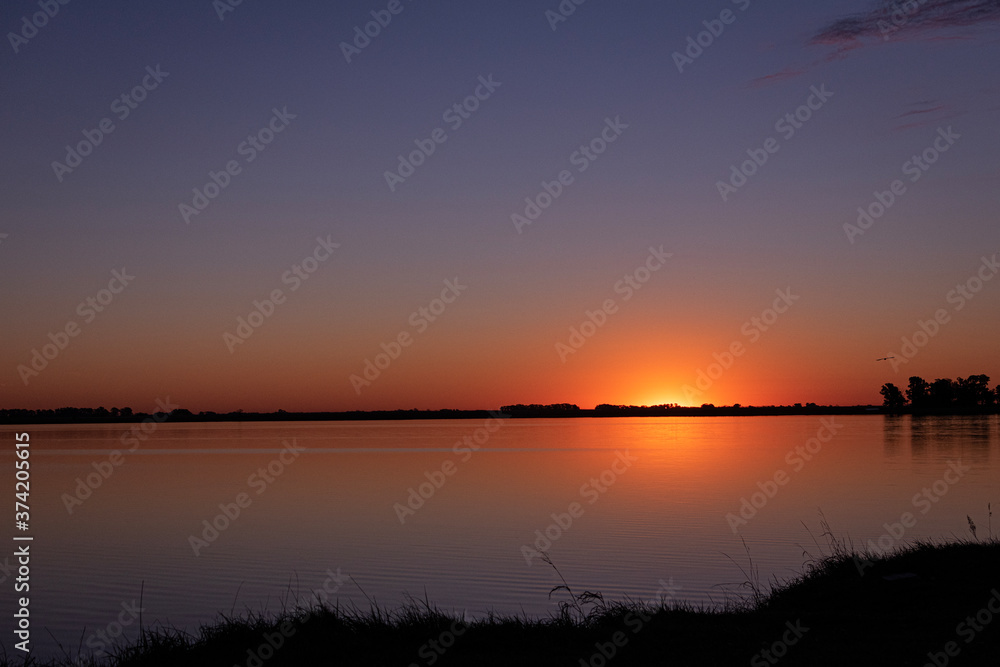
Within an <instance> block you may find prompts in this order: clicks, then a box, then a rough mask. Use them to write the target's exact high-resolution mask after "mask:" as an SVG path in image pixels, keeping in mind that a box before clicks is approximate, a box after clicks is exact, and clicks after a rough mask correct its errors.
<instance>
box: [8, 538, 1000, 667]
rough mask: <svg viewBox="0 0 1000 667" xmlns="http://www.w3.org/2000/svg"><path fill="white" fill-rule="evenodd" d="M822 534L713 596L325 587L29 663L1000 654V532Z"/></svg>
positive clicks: (671, 660)
mask: <svg viewBox="0 0 1000 667" xmlns="http://www.w3.org/2000/svg"><path fill="white" fill-rule="evenodd" d="M825 534H826V536H827V540H828V545H827V549H825V550H824V551H826V550H829V551H830V553H829V554H821V555H819V556H817V557H812V558H810V559H809V560H807V561H806V562H805V564H804V566H803V572H802V573H801V574H800V575H798V576H796V577H794V578H793V579H791V580H788V581H784V582H776V583H774V584H773V585H772V586H771V588H770V589H769V590H767V591H765V590H763V589H762V587H761V583H760V581H759V580H757V578H756V576H755V568H754V566H753V561H752V559H751V560H750V565H749V568H748V570H746V571H744V575H745V576H746V577H747V581H745V582H744V583H743V584H741V587H742V588H743V589H744V590H745V591H746V592H745V593H744V594H743V595H742V597H740V598H737V599H727V600H726V602H724V603H721V604H720V605H716V606H714V607H706V606H701V607H696V606H693V605H691V604H688V603H684V602H677V601H673V600H671V599H670V598H669V597H667V598H665V599H664V600H663V601H662V602H661V603H659V604H649V603H644V602H637V601H633V600H623V601H614V600H604V598H603V597H602V596H600V595H599V594H595V593H590V592H586V591H575V590H573V589H572V588H570V586H571V584H567V585H566V586H565V587H557V588H554V589H553V590H552V594H553V596H554V597H556V598H557V599H560V600H561V611H560V612H558V613H554V614H552V615H550V616H549V617H547V618H530V617H527V616H524V615H522V616H510V615H499V614H490V615H488V616H487V617H485V618H479V619H471V620H467V619H464V618H462V617H460V616H459V615H457V614H455V613H451V612H446V611H442V610H441V609H440V608H438V607H436V606H435V605H433V604H432V603H430V602H428V601H422V600H411V602H410V604H408V605H405V606H403V607H400V608H395V609H387V608H382V607H379V606H378V605H377V604H375V603H372V607H371V608H370V609H369V610H367V611H364V610H360V609H358V608H344V607H342V606H340V605H339V604H335V603H334V604H331V603H330V601H329V600H323V601H322V602H320V603H319V604H314V605H311V606H302V605H298V604H296V606H295V607H294V608H292V609H283V610H282V611H281V612H280V613H274V614H271V613H267V612H247V613H246V614H245V615H243V616H238V617H233V616H231V615H226V614H220V615H219V617H218V620H217V621H215V622H214V623H211V624H206V625H202V626H201V627H200V628H198V629H197V630H196V631H192V632H186V631H184V630H181V629H178V628H172V627H163V626H158V627H155V628H148V627H147V628H144V629H143V630H142V632H141V634H140V637H139V638H138V639H136V640H135V641H133V642H130V643H126V644H120V645H118V646H116V647H115V648H114V649H113V650H112V654H111V655H110V656H108V657H106V658H103V659H100V660H98V659H97V658H95V657H93V656H72V655H68V654H67V655H66V656H65V657H64V658H57V659H50V660H48V661H39V660H36V659H29V661H28V662H27V663H25V664H33V665H36V666H37V667H68V666H69V665H89V666H90V667H112V666H114V667H138V666H140V665H141V666H144V667H149V666H157V665H182V664H183V665H187V666H188V667H198V666H200V665H238V666H245V667H261V666H263V665H267V666H268V667H280V666H283V665H314V664H344V665H409V666H411V667H412V665H417V666H418V667H424V666H425V665H428V666H429V665H433V664H441V665H477V666H479V665H483V666H486V667H489V666H492V665H497V666H499V665H510V664H517V665H526V666H531V665H573V666H577V665H582V666H583V667H587V666H588V665H589V666H591V667H600V666H601V665H652V664H670V665H737V664H740V665H745V664H747V663H748V662H749V663H750V664H751V665H773V664H778V659H780V664H782V665H811V666H816V665H842V664H860V665H869V664H871V665H875V664H880V665H903V664H913V665H923V664H926V663H928V662H929V661H932V660H933V659H934V656H944V658H939V664H948V663H947V662H940V661H941V660H943V659H945V658H948V659H949V661H950V657H949V656H951V657H954V656H958V655H961V656H962V659H961V660H960V661H958V662H959V664H962V665H995V664H996V655H998V654H1000V568H998V567H997V563H1000V540H998V539H997V538H996V537H989V538H985V539H981V540H980V539H973V538H964V539H963V538H951V539H950V540H949V541H942V542H930V541H917V542H914V543H911V544H909V545H906V546H901V547H899V548H897V549H894V550H892V551H891V552H888V553H884V554H882V553H879V554H876V553H873V552H868V551H865V550H862V551H857V550H855V549H854V548H853V545H849V544H847V543H845V542H844V541H841V540H838V539H836V538H834V537H832V536H831V535H830V534H829V533H828V532H827V533H825ZM817 547H819V545H817ZM550 565H551V566H552V567H553V568H554V569H555V571H556V575H558V576H557V577H555V578H556V579H561V578H562V574H561V573H560V572H559V570H558V568H557V567H556V565H554V564H552V563H551V562H550ZM741 569H742V568H741ZM563 581H564V582H565V580H563ZM612 661H613V662H612ZM13 664H15V662H14V659H13V658H11V657H9V656H8V657H5V658H4V659H0V665H13ZM931 664H935V663H933V662H931Z"/></svg>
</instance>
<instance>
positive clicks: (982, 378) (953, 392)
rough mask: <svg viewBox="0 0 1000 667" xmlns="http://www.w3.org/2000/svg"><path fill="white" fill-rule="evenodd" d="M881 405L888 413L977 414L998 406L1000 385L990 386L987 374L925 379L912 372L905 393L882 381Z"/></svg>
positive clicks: (994, 409) (999, 405) (992, 410)
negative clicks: (955, 378)
mask: <svg viewBox="0 0 1000 667" xmlns="http://www.w3.org/2000/svg"><path fill="white" fill-rule="evenodd" d="M879 393H881V394H882V407H883V408H885V409H886V410H887V411H888V412H891V413H903V412H907V413H910V414H918V415H919V414H938V415H940V414H979V413H986V412H996V411H997V409H998V407H1000V386H997V387H995V388H993V389H990V376H988V375H970V376H969V377H967V378H961V377H960V378H958V379H957V380H952V379H950V378H939V379H937V380H934V381H933V382H927V381H926V380H924V379H923V378H922V377H918V376H916V375H914V376H913V377H911V378H910V380H909V383H908V384H907V386H906V391H905V393H904V392H903V391H902V390H900V388H899V387H897V386H896V385H894V384H893V383H891V382H887V383H886V384H884V385H882V389H881V390H880V391H879Z"/></svg>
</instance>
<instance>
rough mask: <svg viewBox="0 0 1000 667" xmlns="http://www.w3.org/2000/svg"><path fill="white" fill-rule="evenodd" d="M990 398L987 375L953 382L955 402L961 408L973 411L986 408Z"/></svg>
mask: <svg viewBox="0 0 1000 667" xmlns="http://www.w3.org/2000/svg"><path fill="white" fill-rule="evenodd" d="M992 398H993V396H992V392H991V391H990V377H989V376H988V375H970V376H969V377H967V378H964V379H963V378H958V380H957V381H956V382H955V399H956V400H955V402H956V403H957V404H958V406H959V407H961V408H966V409H972V410H975V409H977V408H983V407H988V406H989V405H990V404H991V403H992Z"/></svg>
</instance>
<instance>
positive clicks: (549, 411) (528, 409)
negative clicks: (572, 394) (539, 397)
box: [500, 403, 580, 417]
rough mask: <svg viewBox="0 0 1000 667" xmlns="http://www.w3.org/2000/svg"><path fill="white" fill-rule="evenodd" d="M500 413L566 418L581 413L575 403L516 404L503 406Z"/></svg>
mask: <svg viewBox="0 0 1000 667" xmlns="http://www.w3.org/2000/svg"><path fill="white" fill-rule="evenodd" d="M500 412H502V413H504V414H507V415H511V416H514V417H527V416H530V417H538V416H541V417H545V416H553V417H564V416H567V415H569V416H574V415H577V414H578V413H579V412H580V406H579V405H574V404H573V403H548V404H546V405H542V404H540V403H529V404H527V405H525V404H524V403H515V404H514V405H501V406H500Z"/></svg>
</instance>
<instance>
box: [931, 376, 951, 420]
mask: <svg viewBox="0 0 1000 667" xmlns="http://www.w3.org/2000/svg"><path fill="white" fill-rule="evenodd" d="M930 401H931V408H933V409H934V410H936V411H940V412H945V411H947V410H950V409H951V408H952V405H953V404H954V402H955V383H954V382H952V381H951V380H950V379H948V378H938V379H937V380H934V382H932V383H931V397H930Z"/></svg>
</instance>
